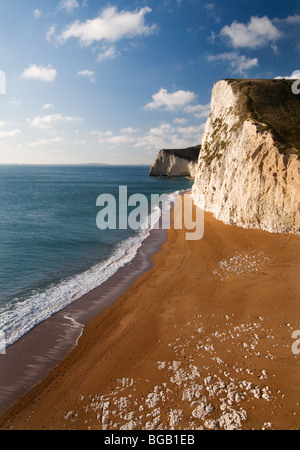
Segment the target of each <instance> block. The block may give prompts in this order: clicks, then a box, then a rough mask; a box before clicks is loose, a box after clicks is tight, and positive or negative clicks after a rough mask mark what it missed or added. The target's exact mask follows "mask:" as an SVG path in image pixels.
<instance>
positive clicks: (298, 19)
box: [274, 14, 300, 25]
mask: <svg viewBox="0 0 300 450" xmlns="http://www.w3.org/2000/svg"><path fill="white" fill-rule="evenodd" d="M274 22H276V23H279V24H280V23H282V24H284V25H298V24H300V14H295V15H294V16H288V17H286V18H285V19H278V18H276V19H274Z"/></svg>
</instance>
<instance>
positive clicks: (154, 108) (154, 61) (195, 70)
mask: <svg viewBox="0 0 300 450" xmlns="http://www.w3.org/2000/svg"><path fill="white" fill-rule="evenodd" d="M299 60H300V1H299V0H287V1H282V0H280V1H279V0H130V1H127V0H115V1H109V2H107V1H105V0H48V1H47V2H46V1H45V0H26V1H24V0H9V1H7V0H0V164H86V163H102V164H152V163H153V161H154V159H155V157H156V155H157V152H158V151H159V150H160V149H162V148H184V147H188V146H192V145H197V144H200V143H201V137H202V134H203V130H204V126H205V122H206V119H207V116H208V114H209V111H210V100H211V91H212V88H213V85H214V83H216V82H217V81H219V80H220V79H223V78H276V77H292V76H293V73H294V71H297V70H299V69H300V61H299Z"/></svg>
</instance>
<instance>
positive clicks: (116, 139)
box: [106, 135, 135, 145]
mask: <svg viewBox="0 0 300 450" xmlns="http://www.w3.org/2000/svg"><path fill="white" fill-rule="evenodd" d="M106 142H107V143H108V144H115V145H120V144H129V143H131V142H135V139H134V138H133V137H131V136H128V135H120V136H113V137H110V138H107V139H106Z"/></svg>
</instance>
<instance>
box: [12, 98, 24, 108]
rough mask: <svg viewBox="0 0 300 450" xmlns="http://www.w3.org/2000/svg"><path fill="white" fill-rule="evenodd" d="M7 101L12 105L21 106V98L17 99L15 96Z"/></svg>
mask: <svg viewBox="0 0 300 450" xmlns="http://www.w3.org/2000/svg"><path fill="white" fill-rule="evenodd" d="M9 103H10V105H12V106H21V105H22V102H21V100H17V99H16V98H12V99H11V100H10V101H9Z"/></svg>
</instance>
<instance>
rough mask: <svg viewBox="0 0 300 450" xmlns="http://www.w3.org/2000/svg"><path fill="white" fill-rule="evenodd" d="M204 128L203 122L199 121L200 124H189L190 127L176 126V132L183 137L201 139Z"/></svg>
mask: <svg viewBox="0 0 300 450" xmlns="http://www.w3.org/2000/svg"><path fill="white" fill-rule="evenodd" d="M204 129H205V123H201V124H200V125H196V126H191V127H178V128H177V132H178V133H180V134H181V135H182V136H184V137H191V136H193V137H195V138H198V140H199V141H200V140H201V137H202V134H203V132H204Z"/></svg>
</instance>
